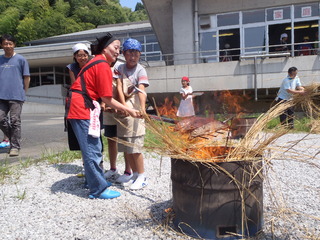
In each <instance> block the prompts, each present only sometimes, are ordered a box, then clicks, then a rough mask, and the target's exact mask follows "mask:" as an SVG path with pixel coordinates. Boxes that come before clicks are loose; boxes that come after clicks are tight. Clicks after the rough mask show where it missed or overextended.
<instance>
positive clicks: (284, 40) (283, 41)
mask: <svg viewBox="0 0 320 240" xmlns="http://www.w3.org/2000/svg"><path fill="white" fill-rule="evenodd" d="M279 45H280V46H278V47H276V49H275V50H276V51H277V52H289V51H290V46H289V44H288V34H286V33H282V34H281V35H280V43H279Z"/></svg>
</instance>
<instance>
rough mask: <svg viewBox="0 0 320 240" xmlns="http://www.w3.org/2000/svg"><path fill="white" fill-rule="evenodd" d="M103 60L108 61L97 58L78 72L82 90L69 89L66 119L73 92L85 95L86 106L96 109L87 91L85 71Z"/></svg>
mask: <svg viewBox="0 0 320 240" xmlns="http://www.w3.org/2000/svg"><path fill="white" fill-rule="evenodd" d="M102 62H105V63H107V61H106V60H102V59H101V60H97V61H94V62H92V63H90V64H88V65H87V66H85V67H84V68H82V69H81V71H80V73H79V74H78V76H77V78H78V77H80V84H81V89H82V90H81V91H80V90H76V89H69V91H68V95H67V96H68V97H67V99H66V106H65V120H66V119H67V117H68V113H69V109H70V103H71V97H72V93H73V92H76V93H79V94H81V95H82V97H83V100H84V105H85V107H86V108H90V109H92V110H93V109H94V108H95V106H94V104H93V102H92V98H91V97H90V96H89V95H88V92H87V87H86V82H85V79H84V75H83V74H84V73H85V72H86V71H87V70H88V69H89V68H91V67H93V66H94V65H96V64H99V63H102ZM66 126H67V124H66V122H65V131H66Z"/></svg>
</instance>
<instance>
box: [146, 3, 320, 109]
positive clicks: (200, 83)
mask: <svg viewBox="0 0 320 240" xmlns="http://www.w3.org/2000/svg"><path fill="white" fill-rule="evenodd" d="M319 3H320V2H319V1H312V0H311V1H305V0H294V1H292V0H279V1H263V0H239V1H236V0H215V1H210V0H163V1H152V0H143V4H144V6H145V8H146V10H147V12H148V15H149V19H150V22H151V25H152V27H153V29H154V32H155V33H156V35H157V38H158V40H159V44H160V48H161V50H162V53H163V56H165V59H166V64H167V66H166V67H153V68H150V69H148V74H149V77H150V79H151V83H152V84H151V85H150V87H149V89H148V90H149V92H152V93H154V94H155V95H161V93H166V95H174V94H176V93H177V92H178V91H179V88H180V86H181V84H180V79H181V76H184V75H188V76H189V77H190V79H191V84H192V87H193V89H194V90H196V91H205V92H206V94H205V96H202V97H201V98H200V102H201V105H202V106H205V105H206V104H209V103H210V104H214V101H215V98H214V93H215V92H219V91H224V90H229V91H234V92H236V91H237V92H238V93H246V94H247V95H249V96H250V97H251V98H252V99H253V100H254V101H255V102H257V101H260V102H259V104H255V103H254V102H252V103H249V105H252V106H253V105H255V108H259V107H261V106H265V108H268V107H269V106H270V101H272V100H273V99H274V97H275V95H276V92H277V90H278V88H279V86H280V83H281V80H282V79H283V78H284V77H285V76H286V74H287V70H288V68H289V67H291V66H296V67H297V68H298V69H299V76H300V78H301V79H302V81H303V84H308V83H310V82H314V81H319V74H320V66H319V56H318V55H317V51H313V52H312V53H313V54H316V55H308V56H306V55H303V56H302V55H300V54H299V51H297V50H298V45H299V44H300V43H301V42H302V41H303V38H304V37H305V36H309V41H310V44H312V45H314V46H317V44H318V43H319V37H318V34H317V33H318V31H319V16H320V15H319ZM282 33H286V34H287V35H288V40H289V42H288V44H289V47H290V48H291V50H290V51H289V52H288V53H282V52H276V51H275V50H276V47H278V46H279V44H280V35H281V34H282ZM228 45H229V48H228V52H229V54H230V55H231V60H232V61H226V62H224V61H223V60H222V59H223V56H224V55H223V54H224V52H225V50H226V49H224V48H225V46H228ZM277 45H278V46H277ZM316 48H317V47H316ZM316 50H317V49H316ZM281 56H282V57H281ZM229 59H230V58H229ZM154 86H155V87H154ZM158 99H159V98H158ZM264 100H265V104H264V102H263V103H262V101H264ZM265 108H264V109H265Z"/></svg>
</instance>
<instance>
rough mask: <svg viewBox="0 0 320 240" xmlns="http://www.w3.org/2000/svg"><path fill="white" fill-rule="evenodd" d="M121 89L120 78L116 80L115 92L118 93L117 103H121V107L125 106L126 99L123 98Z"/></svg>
mask: <svg viewBox="0 0 320 240" xmlns="http://www.w3.org/2000/svg"><path fill="white" fill-rule="evenodd" d="M122 89H123V88H122V81H121V79H120V78H117V92H118V98H119V102H120V103H122V104H123V105H126V99H125V97H124V94H123V90H122Z"/></svg>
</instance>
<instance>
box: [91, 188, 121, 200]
mask: <svg viewBox="0 0 320 240" xmlns="http://www.w3.org/2000/svg"><path fill="white" fill-rule="evenodd" d="M120 195H121V194H120V193H119V192H117V191H114V190H111V189H108V188H107V189H106V190H104V191H103V192H102V193H101V194H100V196H99V197H96V196H93V195H89V198H91V199H93V198H98V199H112V198H117V197H120Z"/></svg>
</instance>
